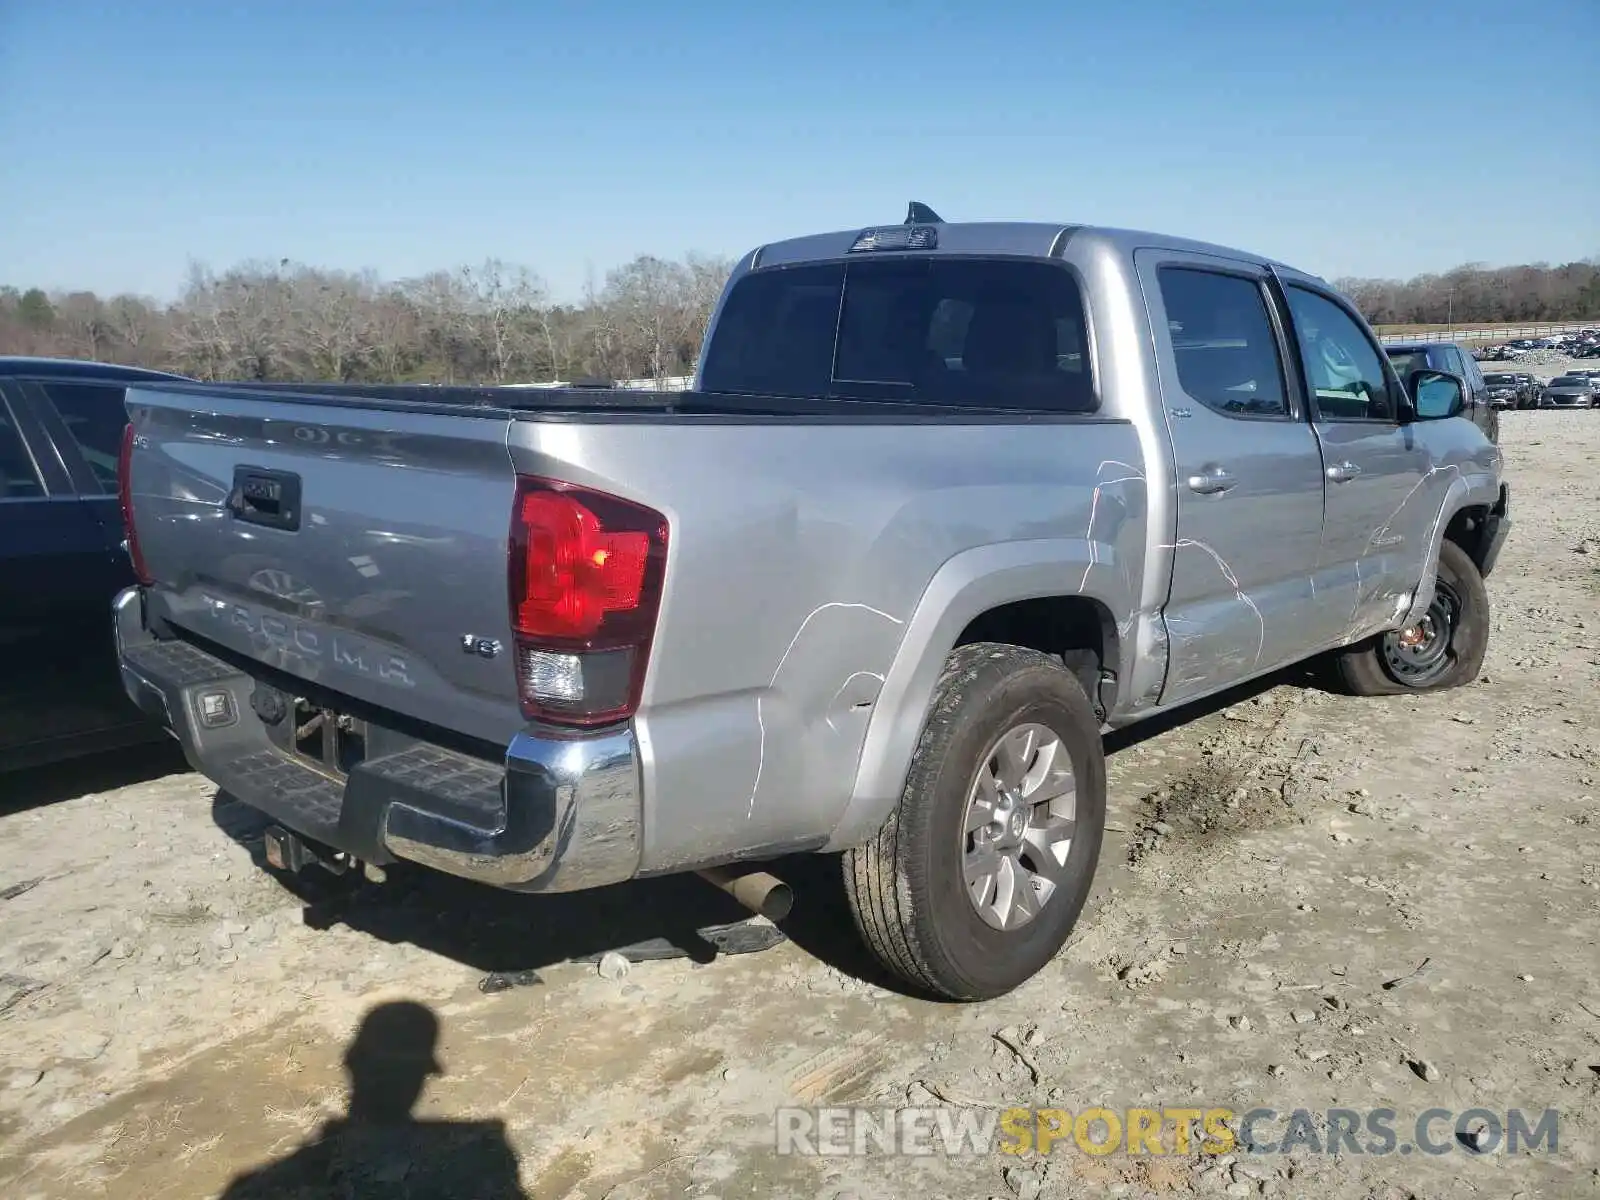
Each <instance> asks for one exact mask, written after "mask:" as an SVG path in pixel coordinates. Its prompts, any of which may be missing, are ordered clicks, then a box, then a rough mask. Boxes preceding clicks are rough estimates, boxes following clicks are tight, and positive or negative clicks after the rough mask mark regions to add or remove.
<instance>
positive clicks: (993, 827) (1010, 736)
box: [961, 722, 1078, 929]
mask: <svg viewBox="0 0 1600 1200" xmlns="http://www.w3.org/2000/svg"><path fill="white" fill-rule="evenodd" d="M1077 795H1078V794H1077V787H1076V777H1075V776H1074V775H1073V772H1072V758H1071V756H1070V755H1069V754H1068V753H1067V752H1066V750H1065V748H1064V747H1063V746H1062V745H1061V739H1060V738H1058V737H1057V736H1056V735H1055V734H1054V733H1052V732H1051V731H1050V730H1049V729H1047V728H1046V727H1045V726H1043V725H1039V724H1037V723H1034V722H1030V723H1028V724H1026V725H1019V726H1017V727H1016V728H1015V729H1011V730H1008V731H1007V732H1006V733H1004V734H1002V735H1001V737H1000V738H999V740H998V741H996V742H995V744H994V746H993V748H992V749H991V750H990V752H989V754H988V756H987V757H986V758H985V760H984V762H983V764H982V765H981V766H980V767H979V768H978V773H977V777H976V778H975V779H974V780H973V781H972V788H971V790H970V791H969V793H968V796H967V819H966V821H965V822H964V829H963V831H962V834H961V842H962V878H963V879H965V880H966V885H967V897H968V899H970V900H971V901H972V903H973V906H974V907H975V908H976V909H977V910H978V916H980V917H982V918H983V920H984V922H985V923H986V924H988V925H991V926H993V927H994V928H995V929H1020V928H1021V927H1022V926H1024V925H1026V924H1027V923H1028V922H1029V921H1031V920H1033V919H1034V918H1035V917H1036V916H1038V915H1039V911H1040V910H1041V909H1042V908H1043V907H1044V906H1045V905H1047V904H1049V903H1050V897H1051V896H1052V895H1054V894H1055V891H1056V888H1057V887H1058V886H1059V885H1060V883H1061V879H1062V873H1063V871H1064V870H1065V869H1066V865H1067V856H1068V855H1069V854H1070V853H1071V851H1072V837H1073V833H1074V832H1075V831H1076V829H1077Z"/></svg>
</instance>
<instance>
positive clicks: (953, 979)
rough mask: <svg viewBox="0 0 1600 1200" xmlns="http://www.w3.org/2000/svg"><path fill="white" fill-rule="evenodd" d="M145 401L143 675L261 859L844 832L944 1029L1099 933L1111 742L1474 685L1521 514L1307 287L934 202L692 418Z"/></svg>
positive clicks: (708, 864)
mask: <svg viewBox="0 0 1600 1200" xmlns="http://www.w3.org/2000/svg"><path fill="white" fill-rule="evenodd" d="M127 395H128V400H127V403H128V410H129V414H130V418H131V423H130V425H129V428H128V440H127V444H126V447H125V451H124V458H123V463H122V471H121V480H122V504H123V510H124V516H125V520H126V532H127V545H128V550H129V553H130V555H131V557H132V559H133V563H134V567H135V570H136V573H137V575H138V578H139V579H140V581H141V582H140V585H139V586H138V587H135V588H132V589H130V590H128V591H126V592H124V593H123V594H122V595H121V596H120V597H119V598H118V600H117V602H116V607H115V625H116V631H117V636H118V639H119V644H120V656H121V667H122V675H123V680H124V684H125V686H126V688H127V690H128V692H129V694H130V695H131V696H132V697H133V698H134V700H135V701H136V702H137V703H139V704H140V705H141V706H142V707H143V708H144V709H145V710H146V711H148V712H149V713H151V714H153V715H155V716H156V717H158V718H159V719H160V720H162V721H163V722H165V723H166V724H167V726H168V727H169V728H170V729H171V730H172V732H173V733H174V735H175V736H176V737H177V739H178V741H179V742H180V743H181V744H182V746H183V748H184V751H185V753H186V754H187V756H188V758H189V761H190V762H191V763H192V764H193V766H194V767H195V769H196V770H198V771H201V772H203V773H204V774H206V775H207V776H209V777H210V778H211V779H212V780H214V781H215V782H216V783H217V784H218V785H219V786H220V787H221V788H223V789H225V790H226V791H228V792H230V793H231V794H232V795H233V796H235V797H236V798H238V799H239V800H241V801H243V802H244V803H246V804H248V805H252V806H254V807H256V808H258V809H260V810H262V811H263V812H265V813H266V814H268V815H269V816H270V817H271V818H272V820H273V821H274V822H275V823H276V824H275V826H274V830H273V832H272V834H271V835H270V836H269V846H268V849H269V854H268V857H269V859H270V860H271V861H272V862H273V863H274V864H275V865H277V866H287V867H291V868H298V867H299V866H301V865H303V864H304V863H306V862H319V863H323V864H333V865H336V866H340V867H348V866H351V865H359V866H360V867H361V868H362V869H363V870H366V871H368V872H369V873H371V874H372V875H374V876H375V877H379V876H381V875H382V874H383V871H384V868H385V867H386V866H387V865H389V864H393V863H395V862H396V861H397V860H405V861H408V862H411V863H420V864H425V865H426V866H428V867H431V868H436V869H438V870H440V871H446V872H450V873H453V874H455V875H459V876H465V877H467V878H469V879H474V880H479V881H482V882H483V883H485V884H490V885H493V886H497V887H502V888H511V889H518V890H523V891H532V892H557V891H570V890H573V889H582V888H593V887H596V886H599V885H605V884H612V883H617V882H619V881H623V880H628V879H633V878H636V877H639V876H646V875H656V874H660V873H664V872H681V871H690V870H696V871H702V872H704V873H707V874H708V876H710V877H713V878H717V879H720V880H722V881H723V882H724V883H725V884H728V883H729V881H731V884H732V886H733V887H736V886H737V885H738V884H739V883H740V881H741V880H742V879H746V878H750V877H754V875H755V873H756V872H757V870H758V868H760V867H761V866H763V865H766V866H767V867H768V868H769V869H770V866H771V863H772V861H773V860H774V859H776V858H779V857H781V856H787V855H791V854H794V853H797V852H809V851H817V852H841V851H842V852H843V854H842V859H843V869H844V874H845V889H846V891H847V893H848V895H849V897H850V900H851V903H852V906H853V908H854V911H855V915H856V918H857V922H858V925H859V928H860V932H861V935H862V937H863V938H864V940H865V941H866V943H867V944H868V945H869V946H870V947H871V949H872V950H873V951H874V952H875V953H876V954H877V955H878V956H879V957H880V958H881V959H882V960H883V962H884V963H885V964H886V965H887V966H888V967H889V968H891V969H892V970H894V971H896V972H898V973H899V974H900V975H901V976H903V977H904V979H905V980H906V981H907V982H908V983H909V984H910V985H912V986H913V987H914V988H916V989H919V990H923V991H925V992H926V993H929V994H935V995H943V996H947V997H952V998H956V999H965V1000H974V999H980V998H985V997H992V996H995V995H998V994H1001V993H1004V992H1006V991H1008V990H1010V989H1012V988H1015V987H1016V986H1018V985H1019V984H1021V983H1022V982H1023V981H1024V980H1026V979H1028V978H1029V977H1030V976H1032V975H1033V974H1034V973H1036V972H1037V971H1039V970H1040V969H1041V968H1042V967H1043V966H1044V965H1045V964H1046V963H1047V962H1048V961H1049V960H1050V959H1051V957H1052V956H1053V955H1054V954H1055V953H1056V952H1057V951H1058V950H1059V949H1060V947H1061V946H1062V944H1063V942H1064V940H1065V939H1066V937H1067V935H1068V933H1069V931H1070V929H1071V927H1072V925H1073V923H1074V922H1075V921H1076V920H1077V918H1078V915H1079V913H1080V911H1081V909H1082V907H1083V905H1084V903H1085V900H1086V898H1087V895H1088V893H1089V888H1090V883H1091V880H1092V878H1093V875H1094V871H1095V865H1096V859H1097V857H1098V854H1099V851H1100V845H1101V836H1102V829H1103V825H1104V820H1105V809H1106V782H1105V769H1104V760H1103V751H1102V745H1101V736H1102V734H1103V733H1104V732H1105V731H1107V730H1110V729H1115V728H1119V727H1122V726H1127V725H1130V724H1132V723H1134V722H1137V721H1141V720H1143V719H1145V718H1148V717H1152V716H1154V715H1156V714H1158V713H1164V712H1168V711H1170V710H1172V709H1174V708H1176V707H1178V706H1181V705H1186V704H1190V703H1192V702H1194V701H1197V700H1200V699H1201V698H1203V697H1206V696H1209V695H1212V694H1213V693H1216V692H1218V691H1220V690H1222V689H1224V688H1227V687H1229V686H1230V685H1235V684H1238V683H1240V682H1242V681H1245V680H1250V679H1252V678H1256V677H1259V676H1263V675H1266V674H1268V673H1269V672H1274V671H1277V670H1278V669H1280V668H1283V667H1284V666H1286V665H1288V664H1292V663H1296V662H1298V661H1301V660H1306V659H1310V658H1312V657H1313V656H1321V655H1326V656H1328V658H1327V661H1329V662H1330V663H1331V664H1332V665H1333V666H1334V667H1335V668H1336V673H1337V675H1339V676H1341V677H1342V679H1343V681H1344V684H1345V685H1346V686H1348V687H1349V688H1350V689H1352V690H1353V691H1355V692H1357V693H1361V694H1365V695H1374V694H1380V693H1400V692H1418V691H1430V690H1438V689H1444V688H1449V687H1453V686H1455V685H1459V684H1462V683H1465V682H1467V681H1469V680H1471V679H1473V678H1474V676H1475V675H1476V674H1477V673H1478V670H1479V666H1480V664H1481V662H1482V660H1483V655H1484V650H1485V644H1486V641H1487V637H1488V632H1489V609H1488V603H1487V599H1486V595H1485V590H1484V582H1483V580H1484V577H1485V576H1486V575H1488V574H1489V572H1490V570H1491V568H1492V567H1493V565H1494V561H1495V558H1496V555H1497V554H1498V552H1499V549H1500V547H1501V545H1502V542H1503V540H1504V538H1505V536H1506V533H1507V530H1508V528H1509V511H1508V501H1509V493H1508V490H1507V488H1506V485H1505V484H1504V483H1503V482H1502V480H1501V473H1502V464H1501V455H1500V451H1499V450H1498V449H1497V448H1496V447H1495V446H1494V445H1493V444H1491V443H1490V442H1489V441H1488V440H1486V439H1485V437H1484V435H1483V434H1482V432H1481V431H1480V430H1479V429H1478V428H1477V427H1475V426H1474V425H1473V424H1472V422H1471V421H1470V420H1467V419H1464V418H1462V417H1461V416H1460V412H1461V409H1462V403H1463V384H1462V381H1461V380H1460V379H1458V378H1455V377H1453V376H1450V375H1447V374H1443V373H1439V372H1435V371H1418V372H1416V373H1415V374H1414V375H1412V376H1411V377H1410V378H1407V379H1401V378H1399V377H1398V376H1397V375H1396V374H1395V372H1394V368H1393V367H1392V366H1391V364H1390V362H1389V359H1388V358H1387V356H1386V355H1385V354H1384V353H1383V352H1382V350H1381V349H1380V348H1379V346H1378V343H1377V341H1376V340H1375V339H1374V337H1373V334H1372V332H1371V330H1370V329H1369V328H1368V327H1367V325H1366V324H1365V323H1364V322H1363V320H1362V319H1361V317H1360V315H1359V314H1358V313H1357V311H1356V310H1355V309H1354V308H1352V306H1351V305H1350V303H1349V302H1348V301H1347V300H1345V299H1344V298H1343V297H1341V296H1340V295H1339V294H1337V293H1336V292H1335V291H1334V290H1333V289H1332V288H1331V287H1329V285H1328V284H1326V283H1324V282H1323V281H1322V280H1320V279H1318V278H1315V277H1313V276H1311V275H1307V274H1304V273H1302V272H1300V271H1297V270H1293V269H1291V268H1289V267H1287V266H1284V265H1283V264H1281V263H1277V262H1273V261H1271V260H1269V259H1266V258H1262V257H1260V256H1257V255H1254V254H1249V253H1245V252H1242V251H1238V250H1231V249H1226V248H1223V247H1219V246H1213V245H1207V244H1201V243H1197V242H1191V241H1184V240H1181V239H1177V238H1172V237H1165V236H1160V235H1154V234H1148V233H1133V232H1128V231H1122V230H1113V229H1098V228H1088V227H1081V226H1074V225H1063V224H1013V223H954V222H945V221H942V220H940V219H939V218H938V217H937V215H935V214H934V213H932V212H931V210H928V209H926V208H925V207H924V206H917V205H914V206H913V208H912V211H911V213H910V214H908V217H907V220H906V221H905V222H903V223H901V224H896V225H886V226H878V227H873V228H868V229H855V230H847V231H843V232H836V233H824V234H819V235H815V236H809V237H800V238H797V239H794V240H790V241H782V242H775V243H772V244H769V245H765V246H762V247H760V248H759V249H757V250H754V251H753V252H751V253H750V254H748V255H746V256H745V257H744V258H743V259H742V260H741V261H739V263H738V264H737V265H736V267H735V268H734V270H733V272H732V274H731V276H730V278H729V279H728V281H727V285H726V288H725V290H724V292H723V293H722V296H721V298H720V299H719V301H718V304H717V308H716V311H715V313H714V314H713V317H712V321H711V324H710V327H709V330H708V333H707V337H706V340H705V344H704V349H703V351H702V354H701V358H700V362H699V364H698V369H697V373H696V377H695V379H694V381H693V387H692V388H691V389H690V390H688V391H685V392H680V393H641V392H622V391H607V390H599V389H596V390H588V389H580V388H573V389H566V390H555V391H546V390H539V389H517V388H497V389H482V390H472V389H442V388H426V387H393V388H381V387H345V388H330V389H317V388H315V387H314V386H310V385H308V386H307V387H306V388H305V389H304V390H299V389H294V388H290V389H278V390H273V391H264V390H259V389H251V388H248V387H237V386H207V385H200V384H193V385H189V384H168V383H152V384H138V385H135V386H132V387H130V388H129V390H128V394H127ZM755 890H756V892H757V893H758V894H759V889H755ZM750 891H751V889H749V888H747V889H746V893H745V894H746V896H747V898H748V896H749V894H750ZM752 903H756V902H755V901H752Z"/></svg>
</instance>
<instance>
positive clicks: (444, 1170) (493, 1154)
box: [221, 1000, 527, 1200]
mask: <svg viewBox="0 0 1600 1200" xmlns="http://www.w3.org/2000/svg"><path fill="white" fill-rule="evenodd" d="M438 1040H439V1021H438V1018H437V1017H435V1016H434V1015H433V1012H432V1011H431V1010H430V1009H429V1008H428V1007H427V1006H426V1005H423V1004H418V1003H415V1002H413V1001H409V1000H399V1001H393V1002H390V1003H386V1004H380V1005H378V1006H377V1007H376V1008H374V1009H372V1011H371V1012H369V1013H368V1014H367V1016H366V1018H365V1019H364V1020H363V1021H362V1022H361V1028H360V1029H359V1030H358V1031H357V1033H356V1036H355V1039H354V1041H352V1042H351V1043H350V1046H349V1048H348V1049H347V1050H346V1052H345V1058H344V1063H345V1070H346V1072H347V1073H348V1075H349V1077H350V1106H349V1111H348V1112H347V1113H346V1115H345V1116H343V1117H341V1118H338V1119H335V1120H332V1121H328V1122H326V1123H325V1124H324V1125H323V1126H322V1128H321V1129H319V1130H318V1131H317V1134H316V1136H315V1137H314V1138H313V1139H312V1140H311V1141H309V1142H307V1143H306V1144H305V1145H303V1146H301V1147H300V1148H299V1149H298V1150H296V1151H294V1152H293V1153H292V1154H290V1155H289V1156H288V1157H286V1158H282V1159H279V1160H278V1161H276V1162H272V1163H269V1164H267V1165H266V1166H263V1167H260V1168H257V1169H255V1170H253V1171H249V1172H246V1173H245V1174H242V1175H240V1176H238V1177H237V1178H236V1179H234V1180H233V1182H232V1183H230V1184H229V1185H228V1187H227V1190H226V1191H224V1192H223V1193H222V1197H221V1200H267V1198H268V1197H271V1198H272V1200H312V1198H313V1197H315V1198H316V1200H367V1198H368V1197H370V1198H372V1200H390V1198H393V1200H527V1193H525V1192H524V1191H523V1190H522V1186H521V1184H520V1182H519V1181H518V1178H517V1158H516V1155H515V1154H514V1153H513V1152H512V1149H511V1143H510V1141H509V1140H508V1139H507V1137H506V1129H505V1123H504V1122H503V1121H498V1120H488V1121H419V1120H417V1119H416V1118H415V1117H413V1116H412V1115H411V1110H412V1109H413V1108H415V1107H416V1104H417V1101H418V1100H419V1099H420V1098H421V1096H422V1092H423V1089H424V1088H425V1087H426V1086H427V1083H428V1079H429V1078H430V1077H431V1076H434V1075H440V1074H443V1069H442V1068H441V1067H440V1065H439V1061H438V1058H437V1056H436V1053H435V1050H436V1047H437V1045H438Z"/></svg>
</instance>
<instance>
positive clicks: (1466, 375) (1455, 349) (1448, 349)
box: [1384, 342, 1500, 442]
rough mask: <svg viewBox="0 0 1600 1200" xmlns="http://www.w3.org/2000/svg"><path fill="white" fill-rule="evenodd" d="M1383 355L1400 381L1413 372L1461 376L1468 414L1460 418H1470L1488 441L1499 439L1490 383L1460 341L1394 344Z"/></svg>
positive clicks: (1497, 411) (1498, 418) (1497, 414)
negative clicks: (1490, 398) (1440, 372)
mask: <svg viewBox="0 0 1600 1200" xmlns="http://www.w3.org/2000/svg"><path fill="white" fill-rule="evenodd" d="M1384 352H1385V353H1386V354H1388V356H1389V361H1390V362H1392V363H1394V367H1395V370H1396V371H1398V372H1399V374H1400V378H1402V379H1408V378H1410V376H1411V373H1412V372H1413V371H1444V372H1445V373H1447V374H1450V375H1458V376H1460V377H1461V379H1463V380H1464V381H1465V382H1466V387H1467V411H1466V412H1465V413H1464V414H1463V415H1464V416H1467V417H1470V418H1471V419H1472V422H1473V424H1475V425H1477V426H1478V428H1479V429H1482V430H1483V432H1484V435H1485V436H1486V437H1487V438H1488V439H1489V440H1490V441H1491V442H1498V441H1499V440H1500V413H1499V410H1498V409H1497V408H1496V407H1495V406H1494V405H1492V404H1490V403H1489V384H1488V383H1487V382H1486V381H1485V380H1484V377H1483V370H1482V368H1480V367H1479V366H1478V360H1477V359H1475V358H1473V357H1472V355H1471V353H1469V352H1468V350H1467V348H1466V347H1465V346H1463V345H1461V344H1460V343H1459V342H1397V343H1395V344H1394V345H1390V346H1385V347H1384Z"/></svg>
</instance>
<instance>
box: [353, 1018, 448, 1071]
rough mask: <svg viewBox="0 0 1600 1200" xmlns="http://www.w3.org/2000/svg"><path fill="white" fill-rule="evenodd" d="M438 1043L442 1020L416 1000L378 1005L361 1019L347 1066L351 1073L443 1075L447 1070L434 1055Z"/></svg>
mask: <svg viewBox="0 0 1600 1200" xmlns="http://www.w3.org/2000/svg"><path fill="white" fill-rule="evenodd" d="M438 1043H439V1018H438V1017H436V1016H434V1015H433V1011H432V1010H431V1009H430V1008H428V1006H427V1005H425V1004H418V1003H417V1002H416V1001H414V1000H395V1001H391V1002H389V1003H386V1004H380V1005H378V1006H377V1007H376V1008H374V1009H372V1010H371V1011H370V1012H368V1013H367V1015H366V1016H365V1017H364V1018H363V1019H362V1021H361V1028H360V1029H358V1030H357V1031H356V1036H355V1038H354V1039H352V1041H351V1042H350V1046H349V1048H348V1049H347V1050H346V1051H345V1055H344V1063H345V1066H346V1068H348V1069H349V1070H350V1071H351V1072H352V1073H360V1072H363V1071H381V1072H384V1073H394V1072H413V1073H416V1074H420V1075H442V1074H443V1073H444V1068H443V1067H441V1066H440V1065H439V1059H438V1056H437V1055H436V1054H435V1049H436V1047H437V1046H438Z"/></svg>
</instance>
